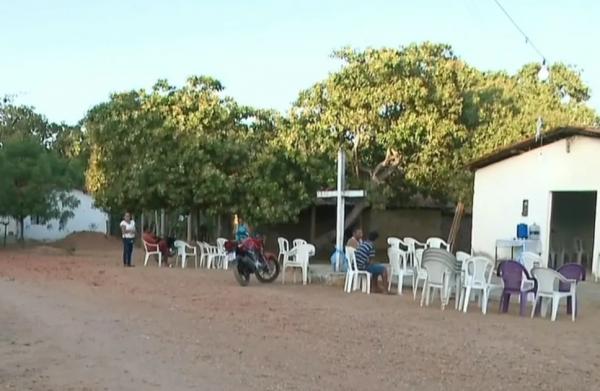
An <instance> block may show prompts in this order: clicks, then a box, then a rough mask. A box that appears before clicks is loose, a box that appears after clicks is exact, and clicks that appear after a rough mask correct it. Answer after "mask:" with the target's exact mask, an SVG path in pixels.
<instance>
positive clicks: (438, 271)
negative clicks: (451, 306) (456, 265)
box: [423, 259, 452, 284]
mask: <svg viewBox="0 0 600 391" xmlns="http://www.w3.org/2000/svg"><path fill="white" fill-rule="evenodd" d="M423 269H425V270H426V271H427V281H429V282H430V283H432V284H443V283H444V278H446V276H447V275H449V274H451V273H452V270H451V269H450V267H448V264H447V263H446V262H443V261H440V260H437V259H430V260H424V261H423Z"/></svg>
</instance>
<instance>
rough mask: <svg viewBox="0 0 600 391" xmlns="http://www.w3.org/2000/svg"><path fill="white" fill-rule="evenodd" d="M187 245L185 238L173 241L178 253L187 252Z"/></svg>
mask: <svg viewBox="0 0 600 391" xmlns="http://www.w3.org/2000/svg"><path fill="white" fill-rule="evenodd" d="M185 245H186V243H185V242H184V241H183V240H176V241H175V242H174V243H173V246H175V248H176V249H177V253H179V254H182V253H185Z"/></svg>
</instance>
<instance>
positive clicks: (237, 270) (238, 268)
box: [233, 262, 250, 286]
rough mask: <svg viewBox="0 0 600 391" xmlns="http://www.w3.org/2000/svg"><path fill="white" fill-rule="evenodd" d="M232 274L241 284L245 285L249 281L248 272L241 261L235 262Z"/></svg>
mask: <svg viewBox="0 0 600 391" xmlns="http://www.w3.org/2000/svg"><path fill="white" fill-rule="evenodd" d="M233 275H234V277H235V279H236V281H237V282H238V284H240V285H241V286H247V285H248V283H250V272H249V271H248V270H247V269H246V267H245V266H244V265H243V264H242V263H241V262H237V265H235V267H234V268H233Z"/></svg>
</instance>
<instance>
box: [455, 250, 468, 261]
mask: <svg viewBox="0 0 600 391" xmlns="http://www.w3.org/2000/svg"><path fill="white" fill-rule="evenodd" d="M469 258H471V254H469V253H466V252H464V251H457V252H456V260H457V261H458V262H461V263H463V262H464V261H466V260H467V259H469Z"/></svg>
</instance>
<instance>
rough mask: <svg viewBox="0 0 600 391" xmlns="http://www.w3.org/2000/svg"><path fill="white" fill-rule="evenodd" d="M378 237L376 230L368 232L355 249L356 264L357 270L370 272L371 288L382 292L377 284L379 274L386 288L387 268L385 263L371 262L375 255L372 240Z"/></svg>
mask: <svg viewBox="0 0 600 391" xmlns="http://www.w3.org/2000/svg"><path fill="white" fill-rule="evenodd" d="M377 238H379V234H378V233H377V232H376V231H372V232H369V235H368V236H367V240H365V241H363V242H362V243H361V244H360V245H359V246H358V248H357V249H356V252H355V255H356V266H357V267H358V269H359V270H366V271H368V272H369V273H371V290H372V291H374V292H376V293H381V292H383V290H382V289H380V288H379V286H378V285H377V280H378V278H379V276H381V279H382V280H383V286H384V287H385V289H387V286H388V279H387V278H388V277H387V269H386V267H385V265H382V264H380V263H373V258H374V257H375V244H374V242H375V241H376V240H377Z"/></svg>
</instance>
